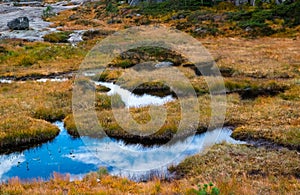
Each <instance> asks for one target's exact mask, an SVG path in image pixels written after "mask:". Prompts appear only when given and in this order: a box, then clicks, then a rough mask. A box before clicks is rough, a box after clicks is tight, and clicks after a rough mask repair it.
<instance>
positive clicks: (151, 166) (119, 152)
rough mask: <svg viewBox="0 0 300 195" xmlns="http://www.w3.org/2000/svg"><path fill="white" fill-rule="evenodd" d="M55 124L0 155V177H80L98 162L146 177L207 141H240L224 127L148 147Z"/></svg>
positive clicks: (117, 172)
mask: <svg viewBox="0 0 300 195" xmlns="http://www.w3.org/2000/svg"><path fill="white" fill-rule="evenodd" d="M54 124H55V125H57V126H58V127H59V128H60V130H61V131H60V134H59V135H58V136H57V137H56V138H55V139H54V140H53V141H51V142H47V143H44V144H42V145H40V146H38V147H34V148H31V149H27V150H25V151H23V152H16V153H12V154H8V155H0V181H6V180H8V179H9V178H12V177H16V176H17V177H19V178H21V179H23V180H30V179H34V178H35V179H36V178H41V179H44V180H48V179H50V178H51V177H52V175H53V172H59V173H62V174H66V173H69V174H70V175H71V179H81V178H82V177H83V176H84V175H85V174H87V173H89V172H91V171H96V170H98V168H99V167H100V166H105V167H107V168H108V170H109V172H110V173H111V174H113V175H122V176H126V177H129V178H131V179H135V180H139V179H142V178H147V174H148V175H149V174H150V173H152V172H155V171H157V172H159V173H161V174H162V173H163V174H166V172H167V167H168V166H169V165H171V164H177V163H179V162H180V161H181V160H183V159H184V158H185V157H187V156H189V155H193V154H196V153H199V152H201V151H202V150H203V148H205V146H204V145H205V144H207V142H209V141H212V142H213V143H209V144H208V145H211V144H214V143H219V142H223V141H226V142H229V143H234V144H239V143H243V142H240V141H236V140H234V139H232V138H231V137H230V135H231V130H230V129H227V128H223V129H217V130H214V131H212V132H207V133H203V134H201V135H196V136H194V137H189V138H187V139H186V140H184V141H178V142H176V143H175V144H173V145H171V146H167V145H163V146H153V147H151V148H149V147H144V146H142V145H139V144H134V145H126V144H124V142H122V141H117V140H114V139H110V138H108V137H106V138H103V139H96V138H89V137H82V138H72V137H71V136H70V135H69V134H68V133H67V131H66V130H65V128H64V126H63V123H62V122H56V123H54ZM216 135H217V136H216ZM210 137H217V139H210ZM179 151H181V152H179Z"/></svg>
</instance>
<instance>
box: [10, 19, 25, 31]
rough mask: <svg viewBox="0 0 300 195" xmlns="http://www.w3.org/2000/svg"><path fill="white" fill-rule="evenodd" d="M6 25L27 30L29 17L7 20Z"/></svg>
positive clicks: (14, 28)
mask: <svg viewBox="0 0 300 195" xmlns="http://www.w3.org/2000/svg"><path fill="white" fill-rule="evenodd" d="M7 26H8V28H9V29H11V30H28V29H29V19H28V18H27V17H19V18H16V19H13V20H12V21H10V22H8V23H7Z"/></svg>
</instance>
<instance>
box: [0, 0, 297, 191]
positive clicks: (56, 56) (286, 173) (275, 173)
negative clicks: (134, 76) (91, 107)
mask: <svg viewBox="0 0 300 195" xmlns="http://www.w3.org/2000/svg"><path fill="white" fill-rule="evenodd" d="M94 4H96V5H94ZM97 6H98V7H97ZM120 6H121V7H120V8H122V6H124V5H120ZM100 8H101V9H100ZM125 8H126V10H127V11H128V10H129V11H128V12H124V13H126V14H127V15H128V16H126V14H125V15H124V16H121V15H118V14H116V13H115V12H114V14H115V15H113V14H111V13H109V12H105V11H104V12H101V10H102V11H103V10H105V5H103V3H102V4H101V3H98V4H97V3H93V2H92V3H86V4H84V5H83V6H81V7H79V8H76V9H74V10H71V11H70V10H69V11H64V12H62V13H61V14H59V15H58V16H55V17H51V18H49V20H50V21H52V22H54V23H55V24H54V25H60V26H62V30H75V29H82V27H84V28H85V29H90V27H92V26H93V27H99V29H101V30H99V29H98V31H89V32H88V33H86V34H85V37H84V38H85V41H84V42H82V43H80V44H78V45H77V47H73V46H70V45H69V44H66V43H58V44H57V43H46V42H45V43H30V42H24V41H21V40H5V41H1V43H0V45H1V47H0V62H1V66H0V75H1V77H2V78H5V77H10V78H26V77H34V76H35V75H38V76H41V75H46V76H47V75H51V74H54V73H55V74H56V73H63V72H69V71H74V70H76V69H77V68H78V67H79V64H80V62H81V60H82V59H83V58H84V56H85V54H86V53H87V51H88V50H89V49H90V48H92V46H93V45H94V44H95V43H96V42H97V41H99V40H102V39H103V38H105V37H106V36H107V35H109V34H110V33H112V32H113V31H115V30H119V29H123V28H127V27H129V26H131V25H145V24H149V23H152V24H153V23H163V24H164V25H167V26H172V27H176V28H177V29H182V30H184V31H186V32H189V33H191V34H192V35H193V36H195V37H196V38H197V39H198V40H199V41H201V43H202V44H203V45H204V46H205V47H206V48H207V49H208V51H209V52H210V53H211V54H212V56H213V58H214V59H215V61H216V62H217V66H218V67H219V69H220V71H221V73H222V75H223V76H224V81H225V86H226V89H227V92H228V94H227V96H226V99H227V103H226V105H227V111H226V119H225V125H229V126H233V127H235V129H234V131H233V137H235V138H236V139H242V140H257V141H262V140H263V141H269V142H271V143H274V144H275V145H281V146H284V147H287V148H289V149H292V150H288V149H287V148H283V149H278V148H277V147H275V149H272V150H270V149H264V148H255V147H251V146H245V145H227V144H220V145H216V146H213V147H212V148H210V149H208V150H207V151H206V152H205V153H204V154H199V155H196V156H193V157H189V158H187V159H186V160H185V161H183V162H182V163H180V164H179V165H178V166H174V167H171V168H170V171H173V172H175V173H176V177H175V179H174V180H171V181H164V180H160V179H156V180H154V181H149V182H145V183H135V182H132V181H129V180H127V179H124V178H119V177H113V176H109V175H106V174H103V173H102V172H101V171H99V172H98V173H91V174H90V175H88V176H86V177H85V179H84V180H83V181H73V182H70V181H69V179H68V177H64V176H60V175H59V174H55V175H54V178H53V179H52V180H50V181H49V182H43V181H33V182H25V183H24V182H20V181H19V180H18V179H16V178H15V179H11V180H10V181H9V182H8V183H3V184H2V185H1V187H0V192H1V194H26V193H27V194H32V193H33V194H40V193H44V194H62V193H69V194H125V193H126V194H127V193H132V194H160V193H161V194H176V193H177V194H189V193H190V194H196V192H195V189H197V186H196V185H197V184H204V183H209V182H213V183H214V184H215V185H216V186H217V187H218V188H219V189H220V191H221V194H299V193H300V186H299V172H300V167H299V165H300V162H299V161H300V159H299V153H298V152H297V151H299V147H300V130H299V128H300V113H299V107H300V105H299V104H300V102H299V100H300V97H299V92H300V86H299V85H300V69H299V65H300V47H299V45H300V42H299V36H298V34H299V26H298V25H294V24H293V25H292V24H291V25H289V27H287V26H284V25H285V24H284V23H282V21H280V20H287V21H288V19H289V18H284V17H283V18H279V20H276V21H273V20H268V19H266V20H265V21H263V22H262V21H259V23H264V24H267V25H268V27H271V28H272V29H273V30H276V29H277V31H276V32H274V31H273V32H274V34H272V35H271V36H272V37H264V34H263V33H264V32H265V31H264V28H265V27H266V26H264V28H262V27H261V26H259V25H256V24H253V21H244V23H245V22H248V23H249V22H250V23H251V22H252V23H251V25H253V26H252V27H251V28H253V29H256V28H258V31H257V32H259V33H258V34H256V35H255V36H256V38H253V36H250V35H251V33H249V31H248V30H249V28H248V30H247V31H245V28H244V26H243V25H244V24H243V23H242V24H240V22H239V21H232V20H217V18H214V20H212V17H213V16H214V15H216V16H218V18H220V17H221V16H223V14H227V13H225V11H224V9H222V8H220V6H219V8H216V9H217V10H219V11H216V10H214V8H209V9H208V8H205V9H204V10H205V12H201V11H197V10H196V11H182V10H179V11H176V12H174V13H171V12H167V13H162V14H161V15H160V16H158V17H154V16H153V14H152V12H150V11H151V10H150V11H149V10H147V9H145V10H144V12H139V11H138V10H139V8H138V7H136V8H132V9H130V8H128V7H125ZM155 9H156V8H155ZM226 9H227V8H226ZM226 9H225V10H226ZM231 9H232V10H231ZM247 9H248V8H245V10H246V11H247ZM251 9H252V8H249V10H248V11H249V13H251V14H252V15H253V14H254V13H256V14H258V13H260V12H254V13H253V12H252V11H253V10H252V11H251ZM91 10H92V11H91ZM96 10H98V13H99V14H98V13H96ZM126 10H125V11H126ZM230 10H231V11H232V12H237V13H238V11H239V10H235V9H234V8H230ZM245 10H244V11H245ZM227 11H228V10H227ZM100 13H106V14H102V15H101V14H100ZM137 13H140V14H142V16H141V17H140V16H137V15H136V14H137ZM97 14H98V15H97ZM180 15H186V16H184V18H182V16H180ZM71 16H72V17H71ZM173 16H176V17H173ZM192 16H193V17H194V18H197V21H194V20H191V19H192V18H193V17H192ZM237 16H240V15H235V17H237ZM254 16H255V14H254ZM254 16H253V17H254ZM172 17H173V19H172ZM112 19H113V21H108V20H112ZM221 19H222V17H221ZM118 20H119V21H121V22H119V21H118ZM241 20H246V19H245V18H241ZM290 21H292V22H295V21H294V20H290ZM199 22H201V24H205V29H199V28H198V27H199V26H197V28H196V25H198V24H197V23H199ZM214 22H216V24H217V25H215V26H214V25H213V23H214ZM221 24H222V25H221ZM223 24H225V25H223ZM248 25H249V24H248ZM230 27H232V28H230ZM196 29H198V30H196ZM216 29H217V30H216ZM280 29H281V30H280ZM282 29H285V30H284V31H283V30H282ZM223 30H224V31H223ZM256 30H257V29H256ZM269 30H270V29H269ZM220 32H225V34H224V33H220ZM250 32H251V31H250ZM203 35H205V36H203ZM260 36H263V37H260ZM249 37H251V38H249ZM159 54H161V55H162V56H159V55H158V56H155V57H156V58H151V60H154V61H155V60H159V61H163V60H174V61H173V62H174V64H175V65H176V66H177V68H178V69H179V70H181V71H182V72H183V73H184V74H185V76H186V77H187V78H189V79H190V81H191V83H192V85H193V86H194V87H195V91H196V93H197V95H198V97H197V98H198V100H199V102H200V103H201V104H200V106H199V110H200V114H201V115H200V117H199V124H198V125H197V126H195V127H193V128H194V129H197V130H198V132H203V131H205V129H206V128H207V127H208V124H209V119H210V115H211V108H210V106H209V103H210V101H211V100H210V96H209V91H208V87H207V85H206V83H205V80H204V77H203V76H201V75H199V74H198V73H197V72H196V71H195V68H194V67H193V66H191V65H190V64H188V63H185V62H184V60H183V61H181V59H179V58H177V57H178V56H177V55H176V54H175V55H174V53H172V52H170V51H168V52H166V53H164V52H162V53H160V52H159ZM170 54H172V55H173V56H172V55H170ZM155 55H157V53H156V54H155ZM170 56H171V58H170ZM140 57H143V55H141V56H140ZM174 58H176V61H175V59H174ZM145 60H148V59H146V58H145ZM138 62H140V61H138ZM134 64H135V62H134V61H132V60H131V59H127V58H125V59H122V58H118V59H116V60H115V61H114V62H113V63H112V64H110V65H108V66H109V67H110V68H108V69H107V72H106V74H104V75H101V76H100V80H103V81H115V80H117V78H118V77H120V76H121V75H122V74H124V72H130V71H135V70H134V66H132V65H134ZM131 66H132V67H131ZM72 82H73V80H72V79H71V80H70V81H64V82H55V83H53V82H46V83H39V82H35V81H27V82H25V83H20V82H15V83H12V84H5V83H1V84H0V91H1V93H0V94H1V98H0V101H1V104H0V105H1V109H0V111H1V116H0V117H1V122H0V145H1V153H2V152H11V151H13V150H15V146H18V147H24V146H29V145H34V144H37V143H42V142H45V141H47V140H49V139H53V138H54V137H55V136H56V135H57V133H58V129H57V128H56V127H55V126H53V125H52V124H51V123H50V122H52V121H55V120H63V119H64V122H65V125H66V128H67V130H68V132H69V133H71V134H72V135H74V136H78V133H77V129H76V127H75V125H74V121H73V120H72V118H73V116H72V114H71V113H72V109H71V97H72ZM134 85H135V81H134V80H130V82H129V80H123V83H122V87H124V88H127V89H132V88H131V86H134ZM151 87H153V88H155V87H158V88H160V87H161V83H159V82H156V83H148V84H147V87H144V90H145V91H147V92H149V91H150V92H151V90H149V89H151ZM182 87H184V86H182ZM104 90H105V89H104ZM140 90H143V87H142V88H141V89H140ZM96 91H97V98H96V102H95V107H96V111H97V114H98V118H99V121H100V123H101V124H102V125H103V127H104V129H105V131H106V133H108V134H109V135H111V136H114V137H118V138H128V141H133V138H134V139H136V138H137V137H133V138H132V137H130V135H128V134H126V132H124V130H122V129H121V128H120V126H119V125H118V123H117V122H116V120H115V119H114V117H113V113H112V111H111V106H110V105H111V99H110V97H108V96H107V95H106V94H105V92H104V91H103V88H101V87H98V88H97V89H96ZM160 95H164V94H160ZM117 101H119V100H118V98H117ZM185 101H189V98H188V97H186V100H185ZM118 105H119V106H120V108H117V110H118V109H120V111H121V108H122V106H123V105H122V104H118ZM165 107H166V109H167V113H168V115H167V121H166V123H165V124H164V125H163V127H162V128H161V129H160V130H159V131H158V132H157V133H155V134H154V135H153V137H151V140H155V139H154V138H157V139H156V140H155V142H159V141H161V143H164V142H165V141H166V140H168V136H170V134H173V133H175V132H177V126H178V121H179V120H180V118H181V116H180V105H179V101H174V102H170V103H168V104H166V106H165ZM191 109H197V108H196V107H194V108H191ZM148 111H149V108H147V107H146V108H138V109H133V108H131V109H130V112H131V114H132V115H133V118H134V119H136V120H138V121H139V122H141V123H146V122H147V121H149V120H150V118H149V114H148ZM87 120H88V119H87ZM92 130H93V129H92V128H91V131H81V133H82V132H83V133H86V134H87V135H91V136H94V133H95V132H93V131H92ZM150 130H151V129H143V131H146V132H147V131H150ZM182 131H183V130H182ZM142 133H143V132H142ZM144 133H145V132H144ZM130 138H131V139H130ZM139 141H140V142H143V141H146V140H143V139H140V140H139ZM276 148H277V149H276ZM97 179H100V180H97Z"/></svg>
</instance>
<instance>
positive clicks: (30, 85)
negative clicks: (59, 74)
mask: <svg viewBox="0 0 300 195" xmlns="http://www.w3.org/2000/svg"><path fill="white" fill-rule="evenodd" d="M0 92H1V93H0V94H1V95H0V105H1V106H0V119H1V120H0V121H1V123H0V135H1V145H2V146H5V147H2V146H1V148H3V149H4V150H10V149H11V148H13V147H15V146H21V145H22V146H26V145H27V144H31V143H41V142H44V141H47V140H50V139H52V138H54V137H55V136H56V135H57V133H58V129H57V128H56V127H55V126H53V125H52V124H50V123H48V122H46V121H45V120H47V121H55V120H61V119H63V118H64V117H65V116H66V115H67V114H68V113H70V112H71V82H69V81H68V82H62V83H56V84H55V85H53V83H51V82H46V83H38V82H26V83H12V84H7V85H6V84H1V85H0ZM38 119H43V120H38ZM8 146H9V147H8Z"/></svg>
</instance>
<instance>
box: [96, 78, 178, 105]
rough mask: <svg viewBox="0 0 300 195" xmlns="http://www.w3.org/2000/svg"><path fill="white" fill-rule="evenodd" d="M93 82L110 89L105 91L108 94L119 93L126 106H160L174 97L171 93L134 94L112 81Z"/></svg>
mask: <svg viewBox="0 0 300 195" xmlns="http://www.w3.org/2000/svg"><path fill="white" fill-rule="evenodd" d="M95 84H96V85H102V86H104V87H107V88H109V89H110V91H109V92H108V93H107V94H108V95H114V94H118V95H120V96H121V99H122V101H123V102H124V104H125V106H126V107H143V106H149V105H155V106H161V105H164V104H165V103H167V102H170V101H173V100H174V98H173V97H172V96H171V95H168V96H166V97H163V98H161V97H157V96H153V95H149V94H143V95H135V94H133V93H131V92H130V91H128V90H126V89H123V88H121V87H120V86H118V85H115V84H113V83H107V82H95Z"/></svg>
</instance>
